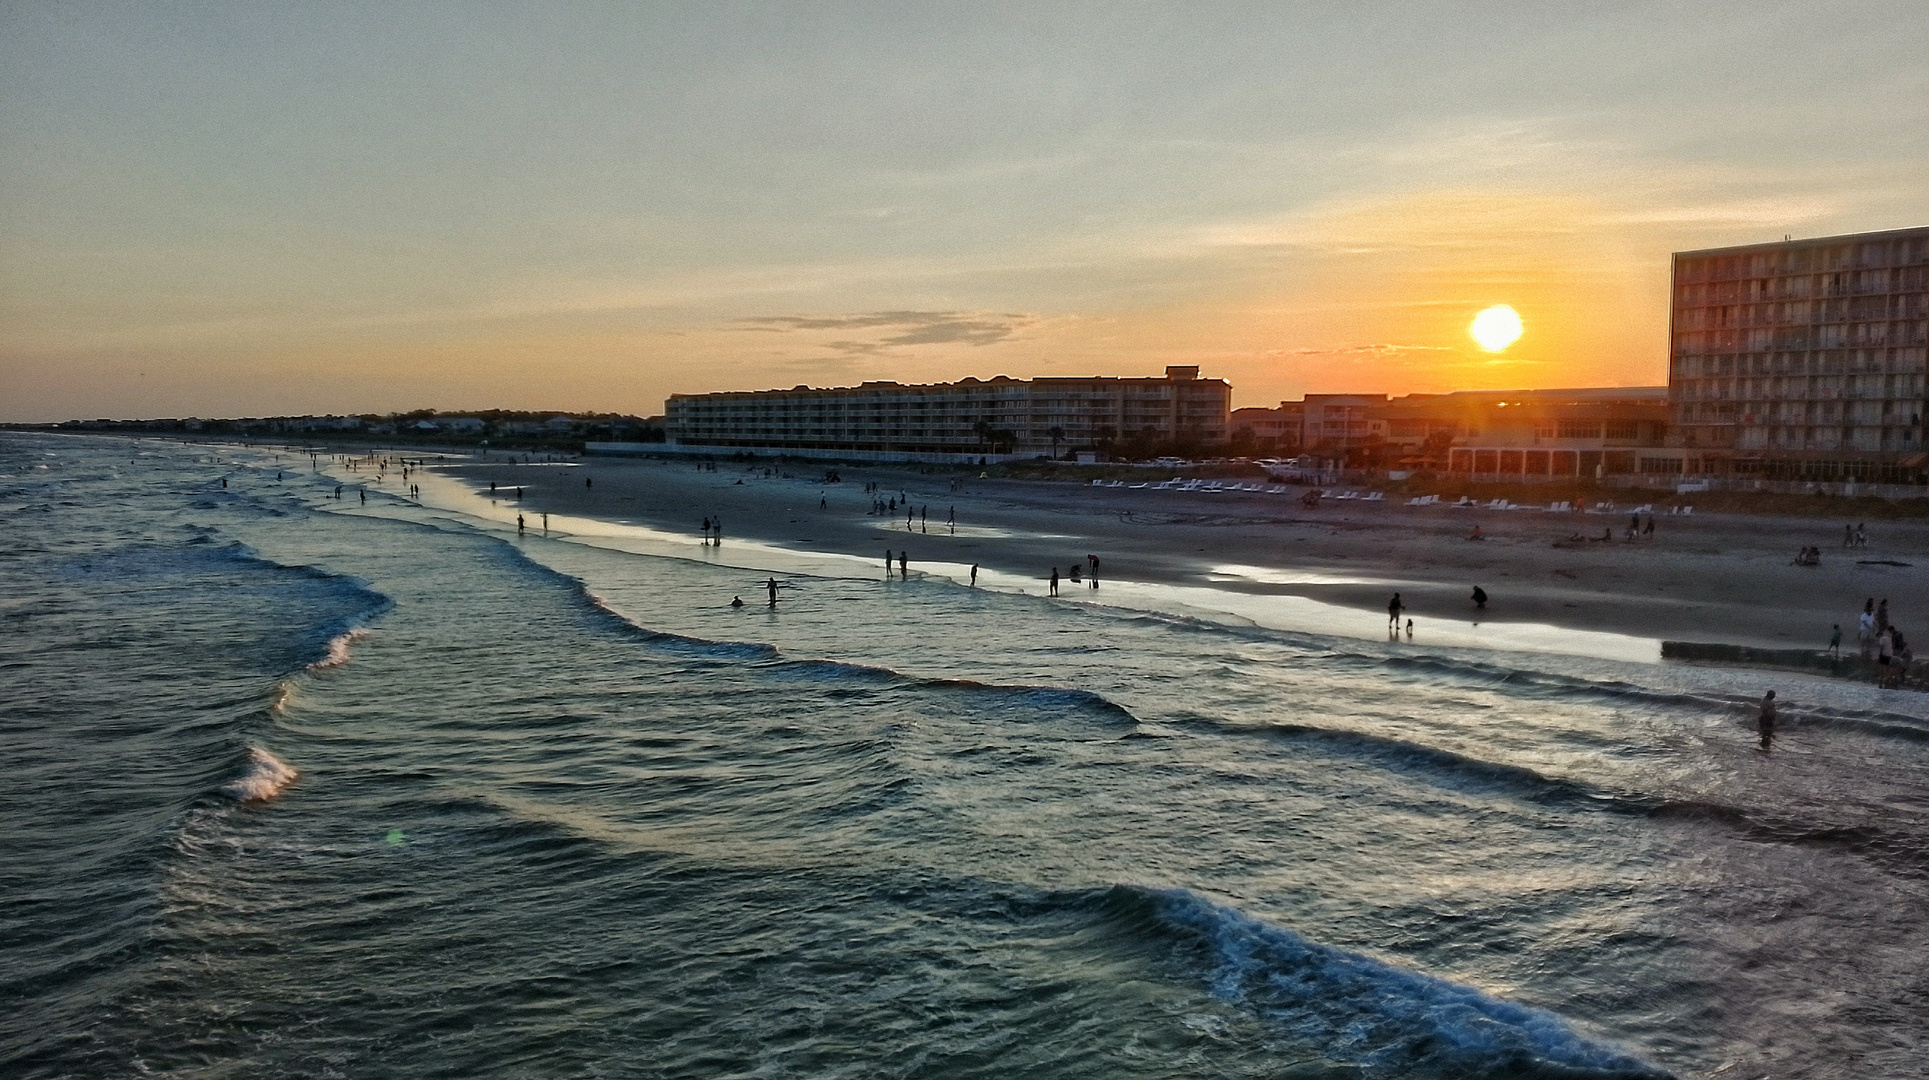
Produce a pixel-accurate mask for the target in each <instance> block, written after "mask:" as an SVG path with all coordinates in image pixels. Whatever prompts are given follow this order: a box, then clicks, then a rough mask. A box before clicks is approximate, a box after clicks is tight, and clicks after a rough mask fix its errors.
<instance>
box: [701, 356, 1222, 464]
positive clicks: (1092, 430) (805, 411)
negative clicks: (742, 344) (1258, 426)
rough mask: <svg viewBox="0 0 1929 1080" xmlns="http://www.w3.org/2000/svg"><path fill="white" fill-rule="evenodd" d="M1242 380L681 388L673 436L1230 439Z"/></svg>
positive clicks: (822, 442)
mask: <svg viewBox="0 0 1929 1080" xmlns="http://www.w3.org/2000/svg"><path fill="white" fill-rule="evenodd" d="M1231 405H1232V386H1231V384H1229V383H1227V382H1226V381H1225V380H1224V379H1201V378H1199V369H1198V368H1196V367H1178V366H1174V367H1168V368H1166V369H1165V377H1164V378H1141V379H1132V378H1124V379H1121V378H1110V377H1098V376H1095V377H1092V378H1044V379H1030V380H1024V379H1011V378H1006V377H1005V376H1003V375H1000V376H998V377H997V378H994V379H989V380H985V381H980V380H978V379H964V380H961V381H959V382H955V383H931V384H926V385H905V384H901V383H895V382H867V383H864V384H863V385H861V386H853V387H841V388H836V389H812V388H811V387H808V386H799V387H796V388H795V389H791V390H760V391H741V392H729V393H716V394H676V395H673V396H671V397H670V399H669V400H668V401H667V402H666V403H665V406H664V416H665V424H666V427H667V429H668V437H669V442H670V443H671V444H672V445H674V446H680V447H711V446H714V447H717V448H719V449H751V450H768V451H773V452H799V453H810V454H814V455H818V456H831V455H834V454H838V453H849V454H855V455H862V456H872V455H882V456H903V457H936V456H985V455H1011V454H1018V455H1024V456H1029V455H1033V454H1039V453H1045V454H1063V453H1065V452H1066V451H1068V450H1075V449H1080V448H1091V447H1094V446H1103V445H1106V444H1109V443H1112V442H1116V441H1130V440H1144V441H1148V442H1170V443H1181V444H1183V443H1192V444H1196V445H1199V446H1215V445H1218V444H1221V443H1224V442H1225V441H1226V435H1227V417H1228V414H1229V412H1230V410H1231Z"/></svg>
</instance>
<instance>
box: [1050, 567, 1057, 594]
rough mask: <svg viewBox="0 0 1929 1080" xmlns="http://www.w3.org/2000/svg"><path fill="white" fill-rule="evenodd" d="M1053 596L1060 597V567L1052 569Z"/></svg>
mask: <svg viewBox="0 0 1929 1080" xmlns="http://www.w3.org/2000/svg"><path fill="white" fill-rule="evenodd" d="M1051 595H1052V596H1057V595H1058V567H1056V566H1054V567H1052V591H1051Z"/></svg>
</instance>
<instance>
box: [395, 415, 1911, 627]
mask: <svg viewBox="0 0 1929 1080" xmlns="http://www.w3.org/2000/svg"><path fill="white" fill-rule="evenodd" d="M398 453H399V452H398ZM404 456H406V454H404ZM528 457H529V459H530V460H529V461H527V462H525V461H523V460H522V455H517V456H516V460H513V461H511V460H504V459H502V458H494V459H476V458H472V459H469V460H466V461H450V460H447V459H445V460H444V461H443V462H442V463H440V464H437V465H436V466H435V467H434V468H433V469H432V470H430V472H432V473H433V474H437V475H440V476H443V477H446V478H448V479H449V480H450V481H452V482H454V483H455V484H457V485H459V486H460V488H461V489H462V490H463V491H466V492H467V493H468V494H469V495H470V496H472V497H474V498H475V499H476V500H477V501H476V502H474V503H472V504H470V505H468V506H466V507H457V506H451V507H450V508H451V509H464V510H465V511H471V512H478V514H479V516H483V517H490V516H492V515H493V516H494V517H495V519H496V520H499V521H503V522H511V523H513V519H514V516H515V514H516V513H517V512H520V513H522V514H523V515H524V516H525V518H526V522H527V526H526V527H527V528H529V529H532V530H536V529H539V527H540V524H539V523H540V521H541V515H542V514H544V513H548V514H550V515H551V516H552V526H553V528H554V530H555V531H557V532H559V533H560V532H563V531H568V530H567V529H566V528H565V526H563V525H562V524H561V520H560V519H563V518H568V519H572V520H576V521H582V522H589V521H599V522H606V523H609V524H610V525H612V526H617V527H631V528H642V529H645V530H648V531H649V533H650V535H651V536H652V537H654V538H656V540H657V541H658V542H660V543H661V544H665V545H669V546H672V547H674V546H675V545H677V544H679V543H681V544H684V545H688V546H689V547H690V548H691V549H692V550H691V552H690V554H693V555H694V554H696V553H697V552H699V551H701V550H702V549H703V548H705V547H707V545H702V544H701V541H700V536H701V532H702V529H701V524H702V522H703V520H704V519H706V518H708V519H713V520H718V521H720V522H721V523H722V533H723V547H724V549H729V548H731V547H732V546H733V545H738V544H741V543H744V542H754V543H755V544H757V545H761V546H763V549H764V550H765V551H767V552H770V553H778V552H785V553H790V554H791V555H793V556H796V557H799V558H833V559H835V560H841V561H839V562H838V563H837V565H838V566H839V567H842V568H843V572H847V573H848V572H852V571H853V570H854V569H855V568H857V567H861V566H863V565H865V564H867V563H869V564H871V565H874V566H876V572H878V573H882V565H881V564H882V561H883V558H884V553H885V551H886V550H889V551H891V552H893V556H894V558H895V557H896V556H898V555H899V554H905V553H908V556H909V560H910V568H911V569H912V570H913V571H914V572H919V573H925V572H942V573H943V574H944V575H946V576H954V577H955V576H963V575H965V574H967V573H968V567H969V566H971V565H972V564H977V565H978V566H979V567H980V575H981V579H990V578H991V577H992V576H993V575H996V576H997V578H998V581H999V583H1000V584H1001V587H1006V588H1011V589H1013V590H1015V591H1026V592H1037V593H1039V594H1043V593H1045V592H1047V591H1048V577H1049V573H1050V570H1051V569H1052V568H1053V567H1056V568H1057V569H1058V571H1059V573H1060V575H1061V578H1062V579H1063V580H1061V596H1062V597H1063V598H1064V599H1067V600H1071V599H1084V600H1094V599H1095V600H1098V601H1100V602H1110V601H1111V600H1112V599H1113V597H1115V596H1116V595H1117V594H1118V593H1119V591H1120V590H1122V589H1124V588H1125V587H1127V586H1128V585H1129V586H1135V587H1140V588H1145V589H1151V588H1160V589H1164V590H1167V591H1168V592H1170V591H1171V590H1179V591H1180V592H1182V593H1183V594H1185V595H1186V596H1188V597H1192V598H1199V597H1204V598H1206V599H1207V600H1208V602H1211V601H1214V600H1215V599H1217V600H1223V601H1224V603H1221V604H1220V605H1219V606H1220V607H1221V609H1222V610H1224V611H1225V612H1226V613H1227V614H1229V615H1232V616H1234V617H1240V615H1239V613H1240V612H1241V611H1247V612H1251V611H1262V612H1263V611H1266V610H1268V609H1267V603H1268V598H1274V606H1278V605H1283V604H1287V603H1291V602H1292V598H1299V599H1301V600H1305V601H1312V602H1314V603H1315V604H1317V605H1320V607H1319V608H1317V609H1309V610H1306V611H1302V612H1300V613H1299V615H1298V621H1297V622H1294V626H1295V628H1303V629H1308V630H1315V631H1325V632H1333V633H1339V634H1342V635H1344V636H1353V637H1365V636H1373V635H1375V634H1379V633H1383V632H1384V630H1385V629H1386V605H1387V601H1388V599H1389V598H1390V597H1391V596H1392V594H1393V593H1394V592H1399V593H1400V594H1401V599H1402V601H1403V604H1404V608H1405V610H1404V611H1403V613H1402V626H1401V627H1400V630H1401V632H1402V634H1404V625H1403V624H1404V620H1405V619H1407V618H1411V619H1413V620H1414V621H1415V628H1416V640H1422V641H1426V640H1431V641H1433V642H1435V643H1439V642H1441V641H1442V640H1443V639H1444V638H1445V637H1449V636H1450V637H1452V638H1453V639H1454V641H1455V642H1456V643H1467V635H1468V633H1470V632H1472V633H1476V635H1478V634H1481V633H1484V634H1485V636H1486V637H1487V638H1493V639H1496V645H1495V647H1501V648H1528V649H1533V648H1536V643H1535V642H1534V640H1533V636H1534V635H1535V634H1536V633H1541V634H1543V635H1545V636H1548V637H1550V638H1551V637H1557V636H1560V635H1563V634H1601V635H1614V636H1619V637H1623V638H1627V639H1632V640H1639V641H1649V642H1654V643H1656V645H1657V646H1658V643H1659V642H1660V641H1663V640H1670V641H1687V642H1699V643H1709V644H1717V645H1726V646H1738V647H1744V648H1748V649H1757V650H1765V649H1773V650H1792V649H1793V650H1800V649H1812V650H1814V651H1816V652H1820V651H1822V650H1823V649H1825V648H1826V647H1827V645H1828V640H1829V634H1830V628H1831V626H1832V625H1841V626H1842V627H1843V628H1844V638H1845V648H1846V649H1847V651H1849V652H1851V653H1853V651H1854V648H1855V616H1856V613H1857V612H1858V611H1859V610H1860V608H1861V605H1862V602H1863V601H1864V600H1865V599H1867V598H1875V599H1883V598H1886V599H1887V600H1888V601H1889V604H1890V610H1891V612H1892V613H1893V616H1894V618H1895V619H1896V621H1897V622H1898V624H1900V625H1902V626H1903V627H1904V629H1905V632H1907V630H1908V628H1909V626H1910V625H1911V623H1910V620H1911V619H1912V618H1916V619H1919V613H1921V612H1923V611H1924V610H1929V588H1926V587H1925V583H1924V575H1923V571H1922V568H1921V567H1919V566H1917V565H1915V561H1914V559H1913V558H1912V555H1913V553H1915V552H1919V551H1929V526H1925V525H1918V524H1915V523H1911V522H1893V521H1892V522H1882V523H1880V524H1879V525H1877V526H1876V528H1875V529H1874V530H1873V531H1872V532H1871V533H1870V540H1869V544H1868V546H1867V547H1864V548H1855V549H1843V548H1842V547H1841V536H1840V533H1839V532H1835V531H1834V530H1835V529H1836V528H1837V527H1839V523H1833V522H1826V521H1817V520H1814V519H1802V518H1795V519H1790V518H1770V517H1759V516H1743V515H1722V514H1702V515H1693V516H1672V515H1668V514H1666V513H1663V514H1661V515H1659V516H1657V517H1656V518H1655V532H1654V533H1653V534H1652V535H1646V534H1643V535H1640V536H1638V537H1637V538H1636V539H1634V540H1632V541H1630V540H1627V539H1626V538H1625V537H1626V529H1627V526H1628V525H1629V523H1630V515H1629V513H1628V511H1627V510H1625V509H1619V508H1617V509H1616V510H1615V511H1613V512H1605V513H1585V514H1550V513H1545V512H1540V511H1522V510H1512V511H1497V510H1491V509H1486V508H1473V509H1461V508H1452V507H1447V506H1441V505H1436V506H1431V507H1409V506H1406V505H1404V504H1403V503H1395V502H1392V501H1388V502H1377V503H1366V502H1361V501H1353V502H1332V501H1328V502H1326V503H1324V504H1323V505H1321V506H1320V507H1317V508H1307V507H1305V506H1303V505H1302V504H1301V503H1300V502H1299V501H1298V499H1297V498H1296V496H1297V495H1298V494H1299V492H1298V490H1297V489H1295V490H1293V491H1290V492H1288V493H1286V494H1276V493H1271V492H1229V491H1219V492H1205V491H1178V490H1152V489H1133V488H1129V487H1128V488H1112V487H1093V486H1091V485H1089V484H1080V483H1064V482H1052V481H1039V480H1011V479H998V478H991V477H982V478H981V477H976V476H971V475H968V474H960V473H959V472H958V471H957V470H920V469H918V468H916V467H910V468H905V467H896V468H894V467H888V466H878V465H863V466H843V465H834V464H833V465H828V466H826V465H818V464H815V463H813V464H809V465H799V464H797V463H774V462H764V461H753V462H729V461H718V462H709V463H705V462H692V461H685V460H664V459H652V458H638V459H628V458H604V457H588V458H582V459H568V458H562V457H557V456H554V455H529V456H528ZM544 457H548V458H549V460H542V459H543V458H544ZM830 473H834V474H836V475H837V476H838V477H839V479H838V480H837V481H835V482H829V481H827V480H826V476H827V474H830ZM417 475H418V476H420V475H422V474H417ZM364 479H366V478H364ZM492 482H493V483H494V484H495V485H496V492H495V495H496V498H495V499H494V501H493V503H491V502H490V501H489V496H490V490H489V485H490V484H491V483H492ZM869 485H876V488H877V491H876V497H877V498H878V499H880V500H882V501H883V502H884V504H885V506H886V507H889V506H890V504H891V501H892V500H900V508H899V509H897V510H895V511H891V510H888V509H887V510H886V511H885V512H884V513H882V514H878V513H872V512H871V511H870V506H871V498H872V496H871V494H869V493H867V492H866V490H865V489H866V488H867V486H869ZM391 486H392V485H391ZM518 488H519V489H520V492H521V494H520V498H517V494H516V492H517V489H518ZM444 497H448V498H453V497H454V496H453V494H452V493H447V492H445V493H444ZM904 502H908V503H909V505H910V506H911V507H912V514H911V519H910V521H909V523H908V525H909V527H908V528H907V522H906V520H905V518H904V517H903V516H902V515H903V514H904V510H903V509H902V505H903V503H904ZM954 514H955V525H954V523H953V515H954ZM1648 517H1649V515H1647V514H1643V515H1641V518H1642V521H1643V525H1644V527H1645V523H1646V521H1647V519H1648ZM1475 526H1478V527H1479V529H1480V535H1481V537H1482V538H1481V539H1479V540H1474V539H1470V537H1471V536H1472V535H1473V534H1474V528H1475ZM1603 533H1606V534H1607V535H1608V536H1610V537H1611V539H1598V537H1599V536H1601V535H1602V534H1603ZM1831 535H1832V536H1833V540H1834V543H1833V544H1831V543H1830V540H1831ZM1804 545H1812V546H1819V547H1821V548H1822V550H1823V551H1824V558H1823V563H1822V565H1821V566H1796V565H1793V555H1794V552H1795V550H1796V549H1797V548H1799V547H1801V546H1804ZM1089 555H1097V556H1098V558H1099V580H1100V586H1099V589H1098V590H1097V594H1096V595H1094V594H1093V592H1092V591H1091V590H1089V589H1088V588H1087V584H1086V583H1085V582H1080V583H1079V584H1078V586H1077V587H1076V590H1075V588H1074V586H1073V583H1072V582H1071V581H1070V578H1069V573H1068V571H1069V568H1070V567H1071V566H1072V565H1074V564H1075V563H1076V564H1078V565H1079V566H1080V568H1081V571H1084V570H1085V569H1086V568H1087V567H1088V566H1089V564H1088V563H1087V561H1086V559H1087V556H1089ZM698 557H704V558H712V557H713V556H711V555H710V554H709V553H708V552H705V553H704V554H702V555H700V556H698ZM766 561H769V560H766ZM772 569H783V567H781V566H773V567H772ZM860 572H861V571H860ZM1474 586H1480V587H1481V588H1482V589H1483V590H1484V591H1485V592H1486V593H1487V594H1488V597H1489V599H1488V603H1487V607H1486V610H1485V611H1481V610H1479V609H1478V608H1477V607H1476V605H1475V604H1474V603H1473V601H1472V600H1471V599H1470V596H1471V591H1472V589H1473V587H1474ZM1078 590H1083V591H1078ZM1175 595H1176V594H1175ZM727 599H728V598H725V600H726V601H727ZM1166 599H1168V600H1170V599H1171V596H1167V597H1166ZM1145 602H1148V603H1155V604H1156V602H1157V598H1147V599H1146V600H1145ZM1309 620H1310V621H1311V622H1313V623H1316V624H1317V623H1320V622H1321V621H1322V620H1327V621H1331V622H1332V623H1333V625H1330V626H1325V625H1305V623H1306V622H1308V621H1309ZM1256 621H1260V622H1262V623H1263V622H1265V618H1264V616H1262V617H1261V618H1260V619H1258V620H1256ZM1288 621H1289V622H1292V621H1293V620H1288ZM1540 628H1547V629H1540ZM1920 632H1923V633H1929V631H1920ZM1500 638H1511V640H1509V641H1506V642H1504V643H1502V642H1500V641H1499V640H1498V639H1500ZM1923 640H1929V638H1925V639H1923ZM1543 645H1544V651H1557V652H1565V651H1575V650H1574V649H1572V648H1570V647H1563V646H1562V645H1561V644H1560V643H1558V642H1553V641H1549V642H1546V643H1543ZM1627 650H1628V646H1623V645H1617V646H1615V647H1614V648H1612V649H1609V650H1608V653H1610V654H1612V655H1614V656H1616V657H1617V658H1627ZM1580 651H1593V650H1591V649H1582V650H1580ZM1655 652H1656V656H1655V657H1654V658H1655V659H1658V658H1659V657H1658V648H1657V649H1656V650H1655Z"/></svg>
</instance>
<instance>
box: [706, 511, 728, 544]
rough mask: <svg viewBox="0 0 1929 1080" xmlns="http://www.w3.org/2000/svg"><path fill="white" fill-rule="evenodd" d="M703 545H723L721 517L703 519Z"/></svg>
mask: <svg viewBox="0 0 1929 1080" xmlns="http://www.w3.org/2000/svg"><path fill="white" fill-rule="evenodd" d="M703 546H704V547H722V546H723V519H722V518H720V517H717V518H704V519H703Z"/></svg>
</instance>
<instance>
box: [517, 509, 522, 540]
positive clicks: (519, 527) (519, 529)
mask: <svg viewBox="0 0 1929 1080" xmlns="http://www.w3.org/2000/svg"><path fill="white" fill-rule="evenodd" d="M516 535H517V536H521V535H522V515H521V514H517V515H516Z"/></svg>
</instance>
